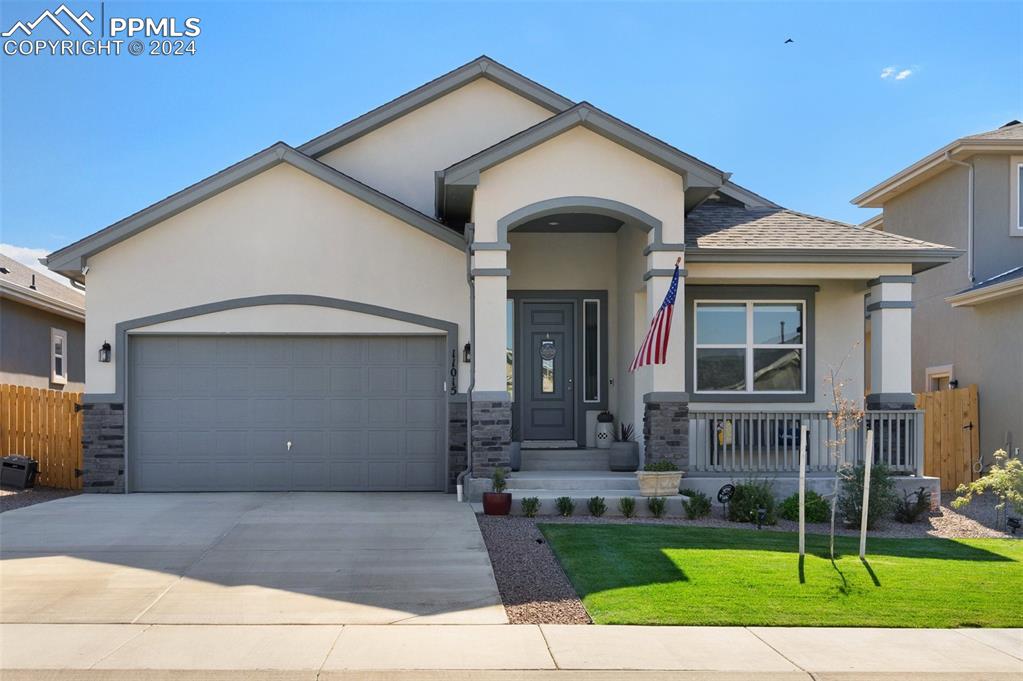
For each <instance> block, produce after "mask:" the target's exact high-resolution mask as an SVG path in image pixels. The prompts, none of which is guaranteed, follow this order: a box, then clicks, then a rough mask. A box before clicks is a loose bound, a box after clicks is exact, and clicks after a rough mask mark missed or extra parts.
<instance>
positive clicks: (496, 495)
mask: <svg viewBox="0 0 1023 681" xmlns="http://www.w3.org/2000/svg"><path fill="white" fill-rule="evenodd" d="M490 485H491V487H492V488H493V490H494V491H493V492H484V493H483V512H484V513H486V514H487V515H508V514H509V513H510V512H511V503H512V495H511V492H505V491H504V489H505V487H507V486H508V481H507V474H506V473H505V472H504V469H503V468H495V469H494V473H493V474H492V475H491V476H490Z"/></svg>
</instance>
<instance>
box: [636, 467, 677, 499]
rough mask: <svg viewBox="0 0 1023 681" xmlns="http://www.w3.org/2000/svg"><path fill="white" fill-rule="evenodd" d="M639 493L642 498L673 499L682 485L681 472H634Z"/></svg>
mask: <svg viewBox="0 0 1023 681" xmlns="http://www.w3.org/2000/svg"><path fill="white" fill-rule="evenodd" d="M636 478H637V480H639V493H640V495H641V496H644V497H673V496H676V495H678V488H679V485H681V484H682V471H663V472H657V473H654V472H651V471H636Z"/></svg>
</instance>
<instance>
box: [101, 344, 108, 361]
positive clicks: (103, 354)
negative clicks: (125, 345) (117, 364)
mask: <svg viewBox="0 0 1023 681" xmlns="http://www.w3.org/2000/svg"><path fill="white" fill-rule="evenodd" d="M99 361H101V362H109V361H110V343H108V342H106V341H103V345H101V346H100V347H99Z"/></svg>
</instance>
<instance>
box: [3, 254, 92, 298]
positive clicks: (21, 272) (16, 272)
mask: <svg viewBox="0 0 1023 681" xmlns="http://www.w3.org/2000/svg"><path fill="white" fill-rule="evenodd" d="M0 267H3V268H4V269H6V270H8V273H7V274H4V273H2V272H0V281H4V282H7V283H9V284H14V285H15V286H20V287H21V288H25V289H27V288H29V286H31V285H32V275H33V274H34V275H35V277H36V289H35V290H36V291H37V292H38V293H41V294H42V295H44V296H46V297H47V298H52V299H53V300H58V301H60V302H62V303H67V304H69V305H74V306H75V307H79V308H81V309H83V310H84V309H85V295H84V294H83V293H82V292H81V291H76V290H75V289H73V288H71V287H69V286H64V285H63V284H61V283H59V282H56V281H54V280H53V279H51V278H50V277H48V276H46V275H45V274H40V273H39V272H36V271H35V270H33V269H32V268H31V267H29V266H27V265H22V264H21V263H20V262H18V261H17V260H15V259H14V258H11V257H8V256H6V255H4V254H3V253H0Z"/></svg>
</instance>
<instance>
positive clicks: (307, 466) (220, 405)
mask: <svg viewBox="0 0 1023 681" xmlns="http://www.w3.org/2000/svg"><path fill="white" fill-rule="evenodd" d="M130 346H131V359H130V363H131V366H130V374H129V382H130V392H129V405H128V414H127V419H128V424H129V433H128V466H129V470H128V474H129V487H130V489H132V490H134V491H224V490H443V489H444V468H445V456H444V433H443V428H442V424H443V423H444V419H445V404H444V393H443V380H444V372H443V356H444V349H443V340H442V339H441V338H439V337H436V336H343V337H338V336H334V337H318V336H317V337H310V336H135V337H133V338H132V341H131V343H130ZM288 443H290V448H289V444H288Z"/></svg>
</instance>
